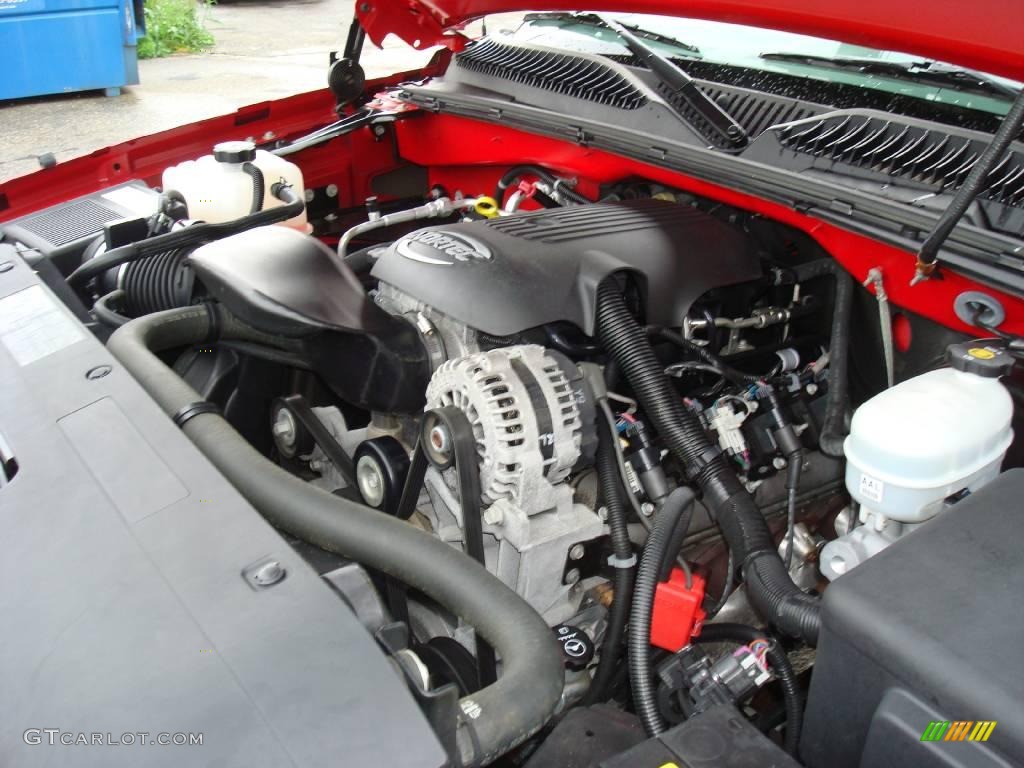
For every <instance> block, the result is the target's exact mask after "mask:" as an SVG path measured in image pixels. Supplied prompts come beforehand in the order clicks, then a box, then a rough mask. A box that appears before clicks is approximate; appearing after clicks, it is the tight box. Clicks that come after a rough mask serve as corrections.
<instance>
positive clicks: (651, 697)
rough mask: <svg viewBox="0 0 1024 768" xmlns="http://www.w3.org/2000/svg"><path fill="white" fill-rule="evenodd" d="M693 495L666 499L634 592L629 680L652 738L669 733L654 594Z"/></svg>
mask: <svg viewBox="0 0 1024 768" xmlns="http://www.w3.org/2000/svg"><path fill="white" fill-rule="evenodd" d="M694 498H695V497H694V495H693V491H691V490H690V489H689V488H687V487H686V486H685V485H683V486H680V487H679V488H676V489H675V490H674V491H672V493H670V494H669V495H668V498H666V499H665V503H664V504H663V505H662V507H661V509H660V510H658V515H657V517H656V518H655V520H654V527H653V528H651V533H650V535H649V536H648V537H647V543H646V544H645V545H644V551H643V554H642V555H641V556H640V567H639V568H638V569H637V573H636V587H635V589H634V590H633V608H632V610H631V611H630V613H629V641H628V643H627V645H628V649H629V680H630V685H631V686H632V689H633V708H634V709H636V714H637V716H638V717H639V718H640V722H641V723H643V726H644V730H645V731H646V732H647V735H648V736H657V735H658V734H659V733H662V732H664V730H665V721H664V719H662V717H661V712H660V710H659V709H658V697H657V691H656V685H655V680H654V674H653V672H654V671H653V670H652V669H651V616H652V614H653V613H654V593H655V590H656V589H657V587H658V582H659V581H660V575H661V569H662V562H663V561H664V560H665V553H666V552H667V551H668V549H669V546H670V544H671V542H672V539H673V533H674V532H675V531H676V529H677V528H678V526H679V521H680V519H681V518H682V517H683V514H684V512H685V511H686V510H687V508H688V507H689V508H692V506H693V502H694Z"/></svg>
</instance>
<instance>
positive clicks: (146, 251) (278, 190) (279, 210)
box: [67, 182, 306, 286]
mask: <svg viewBox="0 0 1024 768" xmlns="http://www.w3.org/2000/svg"><path fill="white" fill-rule="evenodd" d="M270 189H271V193H272V194H273V195H274V197H276V198H277V199H278V200H280V201H281V202H282V203H284V205H279V206H275V207H273V208H265V209H264V210H262V211H257V212H256V213H250V214H247V215H245V216H241V217H239V218H237V219H232V220H231V221H223V222H219V223H217V224H206V223H202V224H194V225H192V226H191V227H185V228H184V229H175V230H172V231H170V232H168V233H166V234H163V235H157V236H156V237H150V238H148V239H146V240H139V241H138V242H136V243H129V244H128V245H122V246H120V247H119V248H113V249H112V250H109V251H107V252H106V253H102V254H100V255H99V256H97V257H96V258H94V259H89V261H87V262H85V263H84V264H82V265H81V266H80V267H78V269H76V270H75V271H74V272H72V273H71V274H70V275H68V279H67V282H68V284H69V285H72V286H74V285H82V284H83V283H85V282H86V281H88V280H91V279H92V278H94V277H97V276H99V275H102V274H103V273H104V272H106V271H107V270H108V269H111V268H112V267H117V266H120V265H121V264H126V263H128V262H129V261H136V260H138V259H145V258H148V257H150V256H156V255H157V254H159V253H166V252H167V251H171V250H174V249H176V248H191V247H195V246H199V245H202V244H203V243H208V242H210V241H211V240H217V239H219V238H222V237H227V236H228V235H235V234H238V233H239V232H244V231H245V230H247V229H254V228H255V227H262V226H265V225H267V224H277V223H278V222H281V221H287V220H288V219H291V218H294V217H295V216H298V215H299V214H300V213H302V211H303V210H305V207H306V203H305V202H304V201H303V200H302V199H300V198H299V196H298V195H297V194H296V193H295V190H293V189H292V188H291V187H290V186H289V185H287V184H284V183H281V182H278V183H276V184H274V185H273V186H272V187H271V188H270Z"/></svg>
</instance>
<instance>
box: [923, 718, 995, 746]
mask: <svg viewBox="0 0 1024 768" xmlns="http://www.w3.org/2000/svg"><path fill="white" fill-rule="evenodd" d="M997 722H998V721H996V720H953V721H949V720H932V721H931V722H930V723H928V727H927V728H925V729H924V733H922V734H921V741H988V738H989V736H991V735H992V731H994V730H995V728H996V723H997Z"/></svg>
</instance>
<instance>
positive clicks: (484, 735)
mask: <svg viewBox="0 0 1024 768" xmlns="http://www.w3.org/2000/svg"><path fill="white" fill-rule="evenodd" d="M213 311H216V314H217V315H218V317H217V318H216V322H212V319H211V318H212V315H211V308H210V307H207V306H197V307H186V308H181V309H172V310H168V311H166V312H159V313H156V314H152V315H147V316H145V317H141V318H138V319H136V320H133V321H132V322H130V323H128V324H127V325H125V326H122V327H121V328H120V329H118V330H117V331H116V332H115V333H114V334H113V335H112V336H111V338H110V341H109V343H108V348H109V350H110V351H111V353H112V354H113V355H114V356H115V357H116V358H117V359H118V360H119V361H120V362H121V364H122V365H124V367H125V368H126V369H127V370H128V371H129V372H130V373H131V374H132V375H133V376H134V377H135V379H136V380H137V381H138V382H139V383H140V384H141V385H142V387H143V388H144V389H145V390H146V391H147V392H149V394H150V395H151V396H152V397H153V399H154V400H156V402H157V403H158V404H159V405H160V406H161V408H163V410H164V411H165V412H166V413H168V414H174V413H177V412H178V411H179V410H180V409H181V408H182V407H184V406H186V405H188V404H191V403H195V402H199V401H201V399H202V398H201V397H200V396H199V394H198V393H197V392H196V391H195V390H194V389H192V388H191V387H190V386H189V385H188V384H186V383H185V382H184V381H183V380H182V379H181V378H180V377H179V376H177V375H176V374H174V373H173V372H172V371H171V369H170V368H168V367H167V366H166V365H165V364H164V363H163V362H162V361H161V360H160V359H159V358H158V357H157V356H156V355H155V354H154V351H155V350H162V349H168V348H172V347H179V346H184V345H188V344H195V343H202V342H205V341H206V339H207V335H208V334H209V333H210V330H211V327H215V326H219V327H220V330H221V337H222V338H227V339H235V340H239V341H250V340H257V341H259V340H262V339H263V336H262V334H258V333H256V334H253V333H251V332H250V329H248V328H247V327H246V326H244V325H242V324H241V323H240V322H239V321H238V320H237V319H236V318H233V317H232V316H231V315H229V314H228V313H226V312H223V310H213ZM182 430H183V432H184V433H185V435H186V436H187V437H188V438H189V439H190V440H192V442H193V443H194V444H195V445H196V446H197V447H198V448H199V450H200V451H202V452H203V454H205V455H206V457H207V458H208V459H209V460H210V462H211V463H212V464H213V465H214V466H216V467H217V469H218V470H220V472H221V473H223V474H224V476H225V477H226V478H227V479H228V480H229V481H230V482H231V483H232V485H234V486H235V488H237V489H238V491H239V492H240V493H241V494H242V495H243V496H244V497H245V498H246V499H247V500H248V501H249V502H250V503H251V504H252V505H253V506H254V507H255V508H256V509H257V510H258V511H259V512H260V513H261V514H262V515H263V516H264V517H265V518H266V519H267V520H268V521H269V522H270V523H271V524H273V525H275V526H277V527H278V528H281V529H282V530H284V531H287V532H288V533H291V534H292V535H294V536H297V537H298V538H300V539H303V540H305V541H308V542H310V543H312V544H314V545H316V546H318V547H321V548H322V549H326V550H329V551H332V552H336V553H338V554H341V555H344V556H345V557H349V558H352V559H353V560H356V561H358V562H361V563H364V564H366V565H367V566H369V567H371V568H374V569H377V570H379V571H382V572H384V573H386V574H388V575H391V576H394V577H395V578H397V579H399V580H400V581H403V582H405V583H406V584H409V585H410V586H411V587H413V588H414V589H418V590H420V591H422V592H423V593H425V594H427V595H429V596H430V597H432V598H433V599H435V600H437V601H438V602H439V603H440V604H442V605H444V606H445V607H446V608H448V609H449V610H451V611H452V612H453V613H455V614H456V615H458V616H461V617H463V618H464V619H465V620H466V621H467V622H468V623H469V624H471V625H472V626H474V627H475V628H476V629H477V630H478V631H479V632H480V634H481V635H482V636H483V637H484V638H486V639H487V640H488V642H490V643H491V644H493V645H494V647H495V649H496V650H497V651H498V652H499V654H500V656H501V660H502V666H503V674H502V676H501V679H499V680H498V681H497V682H496V683H494V684H493V685H490V686H488V687H486V688H484V689H483V690H480V691H477V692H476V693H474V694H472V696H471V698H470V697H467V698H465V699H463V700H462V702H461V705H462V707H461V710H462V712H472V713H474V714H473V716H472V717H463V718H462V720H461V722H460V723H459V726H458V730H457V733H456V743H457V749H458V752H459V754H458V755H456V756H453V757H454V758H455V759H456V760H457V761H458V763H459V764H460V765H463V766H481V765H486V764H487V763H489V762H491V761H492V760H494V759H495V758H497V757H498V756H499V755H501V754H503V753H505V752H507V751H508V750H510V749H512V748H513V747H515V746H517V745H518V744H520V743H522V742H523V741H524V740H525V739H527V738H529V737H530V736H531V735H532V734H533V733H535V732H536V731H537V730H539V729H540V728H541V727H542V726H543V725H544V723H545V722H547V720H548V718H549V717H550V716H551V714H552V712H553V711H554V708H555V706H556V705H557V703H558V701H559V698H560V696H561V693H562V684H563V679H564V674H565V673H564V669H563V662H562V656H561V652H560V650H559V648H558V645H557V643H556V641H555V638H554V635H553V634H552V632H551V630H550V628H549V627H548V626H547V624H546V623H545V622H544V621H543V619H541V617H540V616H539V615H538V614H537V612H536V611H535V610H534V609H533V608H531V607H530V606H529V605H528V604H527V603H526V602H525V601H524V600H523V599H522V598H520V597H519V596H518V595H517V594H516V593H515V592H513V591H512V590H511V589H509V588H508V587H506V586H505V585H504V584H503V583H502V582H501V581H499V580H498V579H497V578H496V577H494V576H493V575H491V574H490V573H489V572H488V571H487V570H485V569H484V567H483V566H481V565H480V564H479V563H477V562H476V561H474V560H473V559H472V558H470V557H468V556H467V555H465V554H464V553H463V552H461V551H459V550H457V549H455V548H454V547H452V546H450V545H449V544H446V543H444V542H442V541H441V540H440V539H437V538H435V537H433V536H431V535H429V534H427V533H424V532H423V531H420V530H418V529H416V528H414V527H413V526H410V525H408V524H407V523H404V522H401V521H399V520H396V519H394V518H391V517H388V516H387V515H382V514H381V513H380V512H378V511H377V510H374V509H371V508H369V507H366V506H364V505H362V504H358V503H355V502H352V501H349V500H347V499H343V498H340V497H338V496H334V495H332V494H330V493H327V492H326V491H323V490H321V489H319V488H316V487H315V486H313V485H310V484H309V483H306V482H303V481H302V480H300V479H299V478H298V477H296V476H294V475H292V474H290V473H288V472H286V471H285V470H283V469H281V468H280V467H279V466H277V465H276V464H274V463H273V462H271V461H269V460H267V459H266V458H264V457H263V456H262V455H261V454H260V453H258V452H257V451H256V449H255V448H253V447H252V446H251V445H250V444H249V443H248V442H246V441H245V439H244V438H242V437H241V436H240V435H239V434H238V433H237V432H236V431H235V430H234V428H232V427H231V425H230V424H228V422H227V421H225V420H224V419H223V418H222V417H220V416H218V415H216V414H212V413H204V414H201V415H197V416H195V417H193V418H191V419H189V420H188V421H187V422H186V423H185V424H184V426H183V427H182Z"/></svg>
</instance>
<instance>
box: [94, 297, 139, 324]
mask: <svg viewBox="0 0 1024 768" xmlns="http://www.w3.org/2000/svg"><path fill="white" fill-rule="evenodd" d="M123 301H124V291H122V290H120V289H118V290H115V291H111V292H110V293H108V294H106V295H105V296H101V297H100V298H98V299H96V303H95V304H93V305H92V313H93V315H95V316H96V319H97V320H98V321H99V322H101V323H103V324H104V325H105V326H107V327H109V328H120V327H121V326H122V325H124V324H125V323H127V322H128V321H129V320H130V319H131V318H128V317H125V316H124V315H122V314H121V313H120V312H118V311H117V310H115V309H114V308H113V307H111V306H110V305H111V304H117V305H120V304H121V302H123Z"/></svg>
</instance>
